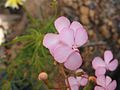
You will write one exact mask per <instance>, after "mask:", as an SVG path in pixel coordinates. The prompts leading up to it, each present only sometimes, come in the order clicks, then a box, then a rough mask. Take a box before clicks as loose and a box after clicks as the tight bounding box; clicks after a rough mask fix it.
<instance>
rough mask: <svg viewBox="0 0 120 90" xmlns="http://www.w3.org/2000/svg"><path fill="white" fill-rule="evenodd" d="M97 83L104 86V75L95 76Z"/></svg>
mask: <svg viewBox="0 0 120 90" xmlns="http://www.w3.org/2000/svg"><path fill="white" fill-rule="evenodd" d="M97 84H98V85H100V86H102V87H105V85H106V82H105V76H104V75H102V76H99V77H97Z"/></svg>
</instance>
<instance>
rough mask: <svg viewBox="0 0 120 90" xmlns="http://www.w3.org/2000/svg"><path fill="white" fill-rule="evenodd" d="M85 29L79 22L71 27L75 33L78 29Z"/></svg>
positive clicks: (74, 22)
mask: <svg viewBox="0 0 120 90" xmlns="http://www.w3.org/2000/svg"><path fill="white" fill-rule="evenodd" d="M79 28H81V29H83V26H82V25H81V24H80V23H79V22H78V21H73V22H72V23H71V25H70V29H72V30H73V31H74V32H76V30H77V29H79Z"/></svg>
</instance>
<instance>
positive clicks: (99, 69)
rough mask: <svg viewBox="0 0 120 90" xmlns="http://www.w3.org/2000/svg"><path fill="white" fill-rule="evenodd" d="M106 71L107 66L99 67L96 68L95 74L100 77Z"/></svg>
mask: <svg viewBox="0 0 120 90" xmlns="http://www.w3.org/2000/svg"><path fill="white" fill-rule="evenodd" d="M105 73H106V68H105V67H98V68H97V69H96V70H95V75H96V76H97V77H98V76H100V75H104V74H105Z"/></svg>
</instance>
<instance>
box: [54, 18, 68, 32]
mask: <svg viewBox="0 0 120 90" xmlns="http://www.w3.org/2000/svg"><path fill="white" fill-rule="evenodd" d="M54 25H55V28H56V29H57V31H58V32H59V33H60V32H61V30H62V29H63V28H68V27H69V26H70V21H69V20H68V19H67V18H66V17H64V16H61V17H59V18H58V19H56V20H55V22H54Z"/></svg>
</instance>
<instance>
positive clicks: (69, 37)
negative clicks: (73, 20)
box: [60, 28, 74, 47]
mask: <svg viewBox="0 0 120 90" xmlns="http://www.w3.org/2000/svg"><path fill="white" fill-rule="evenodd" d="M60 41H62V42H63V43H65V44H67V45H68V46H70V47H72V45H73V44H74V32H73V31H72V30H70V29H69V28H64V29H63V30H62V31H61V32H60Z"/></svg>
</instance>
